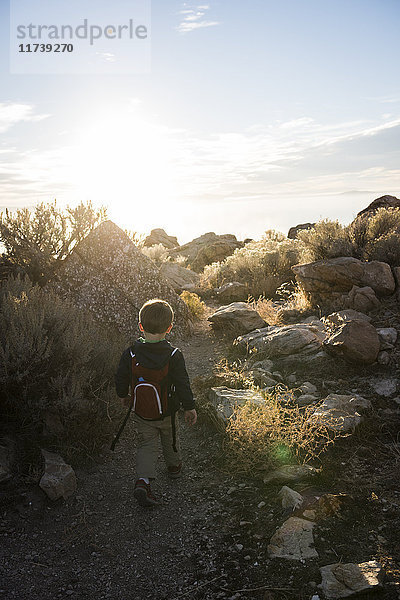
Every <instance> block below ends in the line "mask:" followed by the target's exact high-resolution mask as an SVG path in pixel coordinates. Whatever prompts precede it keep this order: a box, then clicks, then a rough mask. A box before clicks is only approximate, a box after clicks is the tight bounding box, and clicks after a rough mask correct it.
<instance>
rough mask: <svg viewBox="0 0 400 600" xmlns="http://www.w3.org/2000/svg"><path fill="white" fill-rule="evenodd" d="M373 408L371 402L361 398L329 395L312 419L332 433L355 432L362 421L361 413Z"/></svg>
mask: <svg viewBox="0 0 400 600" xmlns="http://www.w3.org/2000/svg"><path fill="white" fill-rule="evenodd" d="M371 408H372V405H371V402H370V401H369V400H366V399H365V398H362V397H361V396H351V395H347V394H329V396H327V397H326V398H324V400H323V402H322V404H321V405H320V406H318V408H317V409H316V410H315V411H314V412H313V414H312V415H311V417H310V419H311V420H312V421H313V422H317V423H318V424H320V425H323V426H325V427H327V428H328V429H331V430H332V431H340V432H347V431H353V430H354V429H355V428H356V427H357V425H359V424H360V423H361V421H362V416H361V414H360V412H359V411H363V410H368V409H371Z"/></svg>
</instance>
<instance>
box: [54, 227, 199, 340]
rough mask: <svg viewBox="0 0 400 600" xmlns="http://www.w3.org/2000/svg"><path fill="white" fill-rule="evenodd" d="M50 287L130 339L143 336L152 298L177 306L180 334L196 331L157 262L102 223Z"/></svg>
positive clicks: (65, 263)
mask: <svg viewBox="0 0 400 600" xmlns="http://www.w3.org/2000/svg"><path fill="white" fill-rule="evenodd" d="M49 286H50V287H52V288H53V289H54V290H55V291H56V292H57V293H58V294H59V295H60V296H61V297H63V298H69V299H70V300H71V301H72V302H74V304H76V305H77V306H79V307H80V308H82V309H86V310H88V311H90V312H92V313H93V315H94V317H95V318H97V319H98V320H99V321H100V322H101V323H104V324H105V325H113V326H115V327H116V328H117V329H118V330H119V331H121V332H122V333H123V334H124V335H125V337H126V339H132V338H134V337H135V335H136V334H137V319H138V316H139V310H140V308H141V306H142V305H143V304H144V302H146V301H147V300H150V299H151V298H162V299H163V300H166V301H167V302H169V303H170V304H171V306H172V308H173V309H174V312H175V322H176V326H175V331H176V333H177V334H187V333H188V332H189V331H190V317H189V310H188V308H187V306H186V304H185V303H184V302H183V301H182V300H181V299H180V298H179V296H178V295H177V294H176V293H175V292H174V290H173V289H172V288H171V286H170V285H169V283H168V282H167V280H166V279H165V278H164V277H163V276H162V275H161V274H160V270H159V269H158V267H157V266H156V265H155V264H154V263H153V261H152V260H150V259H149V258H147V256H144V254H143V253H142V252H141V251H140V250H139V248H137V247H136V246H135V244H134V243H133V242H132V241H131V240H130V239H129V237H128V236H127V235H126V233H124V232H123V231H122V230H121V229H120V228H119V227H117V225H115V224H114V223H113V222H112V221H105V222H104V223H101V225H99V226H98V227H97V228H96V229H95V230H94V231H92V232H91V233H90V234H89V235H88V236H87V237H86V238H85V239H84V240H82V241H81V242H79V244H77V245H76V246H75V248H74V249H73V251H72V252H71V254H70V255H69V256H68V257H67V258H66V259H65V260H64V261H63V262H62V263H61V265H60V268H59V269H58V272H57V276H56V278H55V280H54V281H53V282H52V283H51V284H49Z"/></svg>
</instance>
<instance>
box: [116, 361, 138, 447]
mask: <svg viewBox="0 0 400 600" xmlns="http://www.w3.org/2000/svg"><path fill="white" fill-rule="evenodd" d="M130 354H131V358H132V360H133V359H134V357H135V355H134V354H133V352H132V350H130ZM132 408H133V394H132V398H131V403H130V404H129V408H128V412H127V413H126V415H125V418H124V420H123V421H122V425H121V427H120V428H119V429H118V433H117V435H116V436H115V438H114V440H113V442H112V444H111V450H112V451H114V448H115V446H116V444H117V442H118V440H119V438H120V436H121V433H122V432H123V430H124V429H125V425H126V424H127V422H128V419H129V415H130V414H131V412H132Z"/></svg>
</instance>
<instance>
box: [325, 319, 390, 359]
mask: <svg viewBox="0 0 400 600" xmlns="http://www.w3.org/2000/svg"><path fill="white" fill-rule="evenodd" d="M323 345H324V348H325V350H326V351H327V352H329V353H331V354H332V355H334V356H339V357H340V358H343V359H344V360H345V361H347V362H350V363H356V364H365V365H368V364H372V363H374V362H375V361H376V359H377V357H378V352H379V349H380V342H379V336H378V333H377V331H376V329H375V327H374V326H373V325H371V323H367V322H366V321H359V320H357V321H349V322H344V323H343V325H340V326H339V327H338V328H337V329H336V330H335V331H334V333H333V334H332V335H330V336H329V337H327V338H326V339H325V340H324V342H323Z"/></svg>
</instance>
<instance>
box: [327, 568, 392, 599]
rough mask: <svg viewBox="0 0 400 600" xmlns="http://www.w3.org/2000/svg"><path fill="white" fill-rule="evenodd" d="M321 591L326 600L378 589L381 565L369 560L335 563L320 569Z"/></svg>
mask: <svg viewBox="0 0 400 600" xmlns="http://www.w3.org/2000/svg"><path fill="white" fill-rule="evenodd" d="M320 571H321V576H322V583H321V589H322V591H323V592H324V595H325V597H326V598H327V599H328V600H336V599H339V598H347V597H348V596H352V595H354V594H359V593H361V592H366V591H373V590H375V589H377V588H379V587H380V581H379V578H380V575H381V572H382V567H381V565H380V564H379V563H378V562H377V561H375V560H370V561H369V562H364V563H359V564H355V563H347V564H342V563H335V564H332V565H326V566H325V567H321V568H320Z"/></svg>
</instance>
